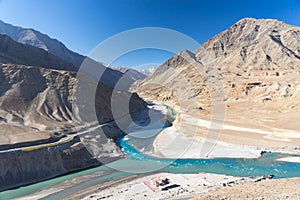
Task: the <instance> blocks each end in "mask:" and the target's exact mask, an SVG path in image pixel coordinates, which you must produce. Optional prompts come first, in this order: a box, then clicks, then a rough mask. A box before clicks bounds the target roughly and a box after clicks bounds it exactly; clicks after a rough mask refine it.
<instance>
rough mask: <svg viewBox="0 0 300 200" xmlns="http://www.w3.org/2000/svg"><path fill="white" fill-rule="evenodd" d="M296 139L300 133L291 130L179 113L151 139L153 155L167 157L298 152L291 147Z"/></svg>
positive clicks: (252, 156) (244, 155)
mask: <svg viewBox="0 0 300 200" xmlns="http://www.w3.org/2000/svg"><path fill="white" fill-rule="evenodd" d="M218 129H220V130H218ZM299 140H300V133H298V132H295V131H290V130H277V129H276V130H268V129H258V128H246V127H240V126H237V125H232V124H226V123H224V124H218V122H214V124H211V122H210V121H209V120H202V119H198V118H195V117H192V116H190V115H187V114H179V115H177V118H176V120H175V121H174V124H173V126H172V127H169V128H166V129H165V130H163V131H162V132H161V133H160V134H158V135H157V137H156V138H155V140H154V142H153V154H154V155H155V156H158V157H168V158H213V157H234V158H241V157H242V158H257V157H259V156H261V152H262V151H272V152H282V153H290V154H299V153H300V150H299V149H298V148H294V147H293V146H295V144H296V143H297V142H298V141H299Z"/></svg>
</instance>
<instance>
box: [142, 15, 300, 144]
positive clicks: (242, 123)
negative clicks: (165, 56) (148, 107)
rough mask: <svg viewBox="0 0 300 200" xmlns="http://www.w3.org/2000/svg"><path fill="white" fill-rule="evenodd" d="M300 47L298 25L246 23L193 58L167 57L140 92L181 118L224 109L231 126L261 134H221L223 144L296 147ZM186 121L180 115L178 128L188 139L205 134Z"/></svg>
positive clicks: (206, 116) (210, 42)
mask: <svg viewBox="0 0 300 200" xmlns="http://www.w3.org/2000/svg"><path fill="white" fill-rule="evenodd" d="M299 44H300V28H299V27H295V26H291V25H287V24H285V23H283V22H280V21H277V20H271V19H261V20H257V19H252V18H246V19H242V20H240V21H239V22H237V23H236V24H234V25H233V26H231V27H230V28H229V29H227V30H225V31H224V32H222V33H220V34H218V35H216V36H215V37H213V38H212V39H210V40H208V41H207V42H205V43H204V44H203V45H202V46H201V47H199V49H198V50H196V52H195V53H192V52H188V51H184V52H181V53H179V54H178V55H175V56H174V57H172V58H171V59H169V60H168V61H167V62H166V63H164V64H163V65H161V66H160V67H159V68H158V69H157V70H156V71H155V72H154V73H153V74H152V75H150V76H149V77H147V78H146V79H145V80H144V81H142V82H141V83H140V85H139V89H138V91H139V94H140V95H141V96H142V97H145V98H152V99H155V100H158V101H161V102H163V103H166V104H169V105H171V106H173V107H174V106H175V108H176V109H178V110H179V116H180V113H182V114H188V115H191V116H194V117H197V118H202V119H207V120H210V118H211V117H212V111H213V110H212V109H213V108H214V107H213V105H214V104H216V103H217V104H224V105H225V106H226V107H225V108H224V111H226V115H225V114H224V117H225V124H230V125H238V126H239V127H249V128H255V129H256V132H255V131H254V132H255V134H254V133H253V131H252V132H251V133H250V132H248V131H247V130H246V129H241V128H235V129H234V130H235V131H233V130H231V131H229V130H222V134H221V136H220V139H221V140H223V141H225V142H229V143H239V144H243V145H253V146H258V147H261V148H265V147H267V148H287V146H290V149H293V148H296V147H297V142H298V144H299V138H300V134H299V133H298V132H299V130H300V126H299V125H298V122H297V120H296V119H298V118H299V117H300V116H299V112H298V110H300V104H299V100H300V83H299V78H300V57H299V56H300V49H299V48H300V47H299ZM215 100H218V101H219V102H216V101H215ZM221 109H223V108H221ZM224 111H221V112H220V113H223V112H224ZM180 119H181V121H184V119H183V118H180V117H179V118H178V120H177V122H176V123H177V127H179V126H181V127H184V126H186V130H188V131H186V134H187V135H193V133H195V132H197V134H198V136H199V137H203V136H205V133H207V130H208V129H207V127H205V126H203V125H202V126H203V127H202V126H199V125H197V126H196V127H194V128H191V126H192V125H191V124H186V125H184V124H180V122H181V121H180ZM176 123H175V125H176ZM190 123H191V122H190ZM197 128H198V129H197ZM191 130H194V131H192V132H191ZM195 130H197V131H195ZM240 130H243V131H240ZM257 130H264V131H266V132H265V133H264V134H259V133H258V132H260V131H257ZM215 139H216V138H215Z"/></svg>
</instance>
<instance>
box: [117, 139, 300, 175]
mask: <svg viewBox="0 0 300 200" xmlns="http://www.w3.org/2000/svg"><path fill="white" fill-rule="evenodd" d="M123 137H124V135H123ZM123 137H122V138H121V139H119V140H118V143H119V145H120V146H121V147H122V148H123V151H124V152H126V154H127V155H129V158H130V159H133V160H136V162H137V163H138V161H147V162H146V163H148V164H147V165H149V164H150V163H157V164H158V165H161V166H163V165H164V164H165V165H166V167H164V168H163V169H160V170H159V171H165V172H171V173H198V172H210V173H217V174H226V175H232V176H262V175H270V174H273V175H275V178H287V177H300V163H293V162H284V161H277V159H278V158H282V157H287V156H295V155H287V154H277V153H265V154H264V155H263V156H261V157H260V158H255V159H253V158H252V159H246V158H214V159H177V160H174V159H165V158H156V157H152V156H149V155H145V154H143V153H141V152H140V151H138V150H137V149H135V148H134V147H133V146H131V145H130V143H132V141H131V140H135V139H134V138H129V139H128V138H127V139H126V140H124V139H123Z"/></svg>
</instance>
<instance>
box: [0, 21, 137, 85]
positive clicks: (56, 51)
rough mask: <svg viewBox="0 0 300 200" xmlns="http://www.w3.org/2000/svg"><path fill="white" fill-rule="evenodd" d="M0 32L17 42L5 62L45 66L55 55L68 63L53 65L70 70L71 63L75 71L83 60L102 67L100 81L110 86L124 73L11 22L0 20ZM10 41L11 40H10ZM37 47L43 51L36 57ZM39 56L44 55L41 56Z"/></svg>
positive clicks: (35, 31)
mask: <svg viewBox="0 0 300 200" xmlns="http://www.w3.org/2000/svg"><path fill="white" fill-rule="evenodd" d="M0 34H3V35H8V36H9V37H10V38H12V39H13V40H14V41H15V42H17V43H14V46H15V48H13V49H12V50H13V52H10V53H12V54H11V55H10V57H9V59H7V57H6V60H4V61H6V62H4V63H7V62H8V61H9V62H10V63H14V64H16V63H17V64H24V65H35V66H44V67H46V65H44V64H46V61H47V64H50V63H49V58H50V60H52V59H53V57H54V56H55V59H58V58H60V60H61V61H63V60H64V61H65V62H64V63H68V64H64V66H63V67H60V66H61V65H59V66H55V68H56V69H68V70H70V69H71V68H70V67H69V66H70V65H71V66H72V70H73V71H74V70H76V71H77V70H78V69H79V67H80V66H81V64H82V63H83V62H85V64H86V65H92V66H94V67H97V68H103V70H105V76H103V77H102V78H101V81H102V82H103V83H104V84H106V85H108V86H110V87H114V86H115V84H116V83H117V82H118V80H119V79H120V78H122V76H123V75H124V74H123V73H121V72H119V71H117V70H113V69H107V68H106V67H105V66H104V65H103V64H102V63H100V62H97V61H95V60H93V59H91V58H89V57H87V56H83V55H80V54H78V53H76V52H73V51H71V50H70V49H68V48H67V47H66V46H65V45H64V44H63V43H62V42H60V41H58V40H57V39H53V38H50V37H49V36H48V35H46V34H43V33H41V32H39V31H37V30H34V29H31V28H22V27H18V26H13V25H11V24H7V23H4V22H3V21H1V20H0ZM1 43H2V42H1ZM10 43H13V42H12V41H10ZM19 43H21V44H24V46H21V45H20V44H19ZM30 46H32V47H37V48H36V49H34V48H30ZM4 47H5V46H4ZM5 48H6V47H5ZM25 49H26V51H25V52H24V51H23V50H25ZM37 49H41V50H43V51H39V53H38V54H37V55H38V56H37V58H36V53H37V51H38V50H37ZM14 51H16V52H19V51H22V53H14ZM27 51H28V52H27ZM48 54H49V55H48ZM33 55H34V56H33ZM53 55H54V56H53ZM20 56H21V57H20ZM41 56H44V57H43V58H42V57H41ZM41 59H42V60H41ZM20 60H22V61H24V60H26V61H30V62H25V63H24V62H20ZM12 61H15V62H12ZM41 61H43V62H42V64H41V63H40V62H41ZM0 63H1V60H0ZM51 64H53V63H51ZM47 66H48V65H47ZM97 78H99V77H97ZM132 82H134V80H130V84H131V83H132ZM125 89H127V88H125Z"/></svg>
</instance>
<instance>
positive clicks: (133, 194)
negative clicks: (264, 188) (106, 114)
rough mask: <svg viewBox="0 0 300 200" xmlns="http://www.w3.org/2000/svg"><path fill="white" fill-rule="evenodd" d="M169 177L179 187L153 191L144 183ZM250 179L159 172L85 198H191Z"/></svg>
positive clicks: (119, 199)
mask: <svg viewBox="0 0 300 200" xmlns="http://www.w3.org/2000/svg"><path fill="white" fill-rule="evenodd" d="M156 177H160V178H163V179H164V178H168V179H170V184H168V185H173V184H178V185H180V186H179V187H176V188H172V189H169V190H167V191H162V190H161V188H163V187H164V186H160V187H159V190H156V191H153V190H151V189H150V188H149V187H148V186H146V185H145V184H144V181H149V180H151V179H152V178H156ZM246 180H250V179H249V178H241V177H232V176H225V175H218V174H208V173H200V174H171V173H159V174H155V175H149V176H145V177H142V178H138V179H135V180H132V181H129V182H125V183H122V184H119V185H117V186H114V187H110V188H107V189H104V190H102V191H99V192H98V193H96V194H93V195H89V196H87V197H85V198H83V199H84V200H91V199H92V200H93V199H105V200H109V199H111V200H115V199H118V200H122V199H132V200H140V199H155V200H157V199H170V198H175V197H176V198H190V197H193V196H195V194H201V193H204V192H207V191H208V190H211V189H214V188H217V187H223V183H228V182H230V181H237V182H242V181H246ZM168 185H167V186H168Z"/></svg>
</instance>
